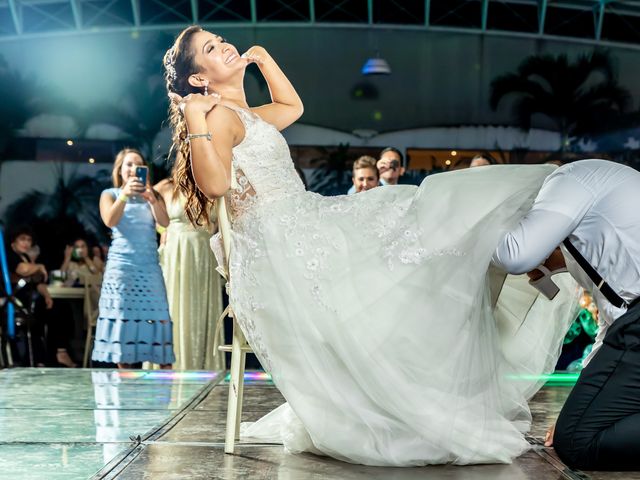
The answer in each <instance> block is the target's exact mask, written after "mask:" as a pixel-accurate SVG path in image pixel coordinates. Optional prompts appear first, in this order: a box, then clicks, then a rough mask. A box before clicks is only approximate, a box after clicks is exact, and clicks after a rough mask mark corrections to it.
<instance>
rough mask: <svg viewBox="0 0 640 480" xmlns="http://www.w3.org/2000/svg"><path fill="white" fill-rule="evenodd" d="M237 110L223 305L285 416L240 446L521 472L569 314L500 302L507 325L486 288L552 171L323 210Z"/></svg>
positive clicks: (267, 130)
mask: <svg viewBox="0 0 640 480" xmlns="http://www.w3.org/2000/svg"><path fill="white" fill-rule="evenodd" d="M230 108H231V107H230ZM234 110H236V111H237V112H238V115H239V117H240V119H241V120H242V122H243V124H244V126H245V137H244V140H243V141H242V142H241V143H240V144H239V145H238V146H236V147H235V148H234V149H233V160H232V162H233V170H234V172H235V173H234V174H235V176H236V180H237V186H236V187H235V188H233V189H232V190H231V191H230V193H229V194H228V196H227V201H228V205H229V208H230V210H231V214H232V225H231V227H232V228H231V230H232V235H231V255H230V260H229V270H230V302H231V305H232V306H233V309H234V312H235V315H236V318H237V319H238V322H239V324H240V326H241V328H242V330H243V332H244V333H245V335H246V337H247V340H248V342H249V344H250V345H251V346H252V348H253V349H254V351H255V352H256V354H257V356H258V358H259V359H260V361H261V363H262V365H263V366H264V367H265V369H266V370H268V371H269V372H270V373H271V375H272V378H273V380H274V382H275V384H276V386H277V387H278V388H279V389H280V391H281V392H282V393H283V395H284V397H285V398H286V399H287V403H286V404H285V405H283V406H282V407H280V408H278V409H277V410H275V411H274V412H272V413H271V414H269V415H268V416H267V417H265V418H264V419H262V420H260V421H258V422H257V423H255V424H253V425H248V426H246V425H245V426H244V431H243V435H246V436H248V437H251V438H252V439H253V440H256V439H258V440H264V441H279V442H283V443H284V444H285V447H286V448H287V449H288V450H289V451H292V452H300V451H312V452H316V453H322V454H325V455H330V456H332V457H335V458H338V459H341V460H344V461H348V462H354V463H363V464H368V465H425V464H438V463H449V462H453V463H458V464H466V463H490V462H510V461H511V460H512V459H513V458H514V457H515V456H517V455H519V454H520V453H522V452H523V451H524V450H525V449H526V448H528V444H527V442H526V440H525V439H524V436H523V432H525V431H526V430H527V429H528V426H529V424H530V419H531V417H530V414H529V410H528V407H527V403H526V400H527V398H526V397H527V396H530V395H531V394H532V393H534V392H535V390H536V388H537V387H538V385H536V384H535V381H532V380H523V379H522V378H524V377H522V376H523V375H535V374H539V373H542V372H543V371H545V370H549V369H552V368H553V366H554V365H555V360H556V358H557V355H558V353H559V349H560V346H561V342H562V338H563V335H564V331H566V328H567V327H568V323H567V322H568V321H569V320H570V318H569V317H570V313H569V312H570V310H571V309H572V308H573V306H574V302H573V297H572V296H571V295H567V296H564V297H563V296H559V297H557V299H556V300H555V301H554V302H549V301H547V300H546V299H539V298H537V296H536V293H535V291H527V287H526V286H525V287H523V288H522V289H519V290H518V295H513V297H517V298H516V300H517V303H518V305H519V306H520V307H524V308H520V309H517V308H512V307H513V303H510V300H509V298H503V297H502V296H501V297H500V301H499V302H498V309H502V310H504V311H503V312H502V313H500V312H499V311H498V310H496V309H494V306H493V305H494V304H493V303H492V301H491V298H492V297H491V291H490V284H489V280H488V278H489V277H488V274H487V270H488V267H489V262H490V259H491V255H492V253H493V251H494V249H495V247H496V245H497V243H498V241H499V239H500V237H501V235H502V234H503V233H504V232H506V231H507V230H509V229H510V228H512V227H513V225H514V224H515V223H516V222H517V221H518V220H519V218H520V217H521V216H522V215H523V214H524V213H525V212H526V211H527V209H528V208H529V207H530V205H531V203H532V201H533V199H534V198H535V195H536V193H537V191H538V189H539V188H540V186H541V184H542V182H543V181H544V179H545V178H546V176H547V175H548V174H549V173H550V172H551V171H552V167H549V166H526V167H513V166H499V167H484V168H479V169H472V170H467V171H459V172H452V173H446V174H439V175H434V176H432V177H429V178H427V180H425V181H424V182H423V184H422V185H421V186H420V187H415V186H387V187H380V188H375V189H373V190H370V191H367V192H364V193H359V194H356V195H350V196H346V195H345V196H338V197H323V196H321V195H318V194H315V193H312V192H306V191H305V190H304V187H303V184H302V182H301V180H300V179H299V178H298V176H297V173H296V171H295V169H294V167H293V163H292V161H291V157H290V153H289V148H288V146H287V144H286V141H285V140H284V138H283V137H282V135H281V134H280V133H279V132H278V131H277V130H276V129H275V128H274V127H273V126H272V125H269V124H268V123H266V122H264V121H263V120H261V119H260V118H259V117H258V116H256V115H255V114H254V113H252V112H250V111H246V110H242V109H236V108H234ZM214 243H215V242H214ZM525 283H526V282H525ZM566 285H567V286H568V287H569V289H570V290H571V288H573V284H572V282H571V281H566ZM512 291H515V290H513V289H512ZM523 291H524V292H525V293H522V292H523ZM572 293H575V292H572ZM527 302H528V303H529V305H528V306H527V305H526V304H527ZM534 304H535V305H536V308H531V307H532V305H534ZM514 312H516V313H514ZM517 312H524V313H522V315H519V314H517ZM526 312H536V314H537V315H536V318H534V319H529V318H525V316H526ZM496 319H498V320H499V321H497V320H496ZM554 319H555V321H554ZM514 325H516V326H517V328H512V327H514ZM523 352H526V355H522V354H523ZM516 353H517V354H516ZM525 357H526V358H525ZM514 378H519V380H514Z"/></svg>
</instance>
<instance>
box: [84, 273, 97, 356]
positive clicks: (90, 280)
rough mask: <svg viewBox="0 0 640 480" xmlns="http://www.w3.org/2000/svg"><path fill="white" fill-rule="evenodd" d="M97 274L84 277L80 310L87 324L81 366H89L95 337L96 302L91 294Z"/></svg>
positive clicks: (95, 284)
mask: <svg viewBox="0 0 640 480" xmlns="http://www.w3.org/2000/svg"><path fill="white" fill-rule="evenodd" d="M98 278H99V277H98V275H87V276H86V277H85V278H84V303H83V306H82V312H83V316H84V320H85V322H86V326H87V337H86V338H85V342H84V357H83V359H82V368H87V367H88V366H89V355H90V354H91V350H92V347H93V339H94V338H95V334H94V330H95V328H96V325H97V324H98V302H97V300H96V298H95V296H96V295H92V289H93V288H97V285H98V284H99V280H98Z"/></svg>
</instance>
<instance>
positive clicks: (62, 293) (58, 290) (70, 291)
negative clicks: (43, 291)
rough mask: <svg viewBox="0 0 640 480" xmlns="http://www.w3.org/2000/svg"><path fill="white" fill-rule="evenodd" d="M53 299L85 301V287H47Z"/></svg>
mask: <svg viewBox="0 0 640 480" xmlns="http://www.w3.org/2000/svg"><path fill="white" fill-rule="evenodd" d="M47 290H49V294H50V295H51V298H77V299H84V287H63V286H57V285H47Z"/></svg>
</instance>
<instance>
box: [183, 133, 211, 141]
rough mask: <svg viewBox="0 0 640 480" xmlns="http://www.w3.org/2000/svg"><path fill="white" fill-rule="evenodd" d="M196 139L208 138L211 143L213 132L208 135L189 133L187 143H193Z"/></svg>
mask: <svg viewBox="0 0 640 480" xmlns="http://www.w3.org/2000/svg"><path fill="white" fill-rule="evenodd" d="M194 138H206V139H207V140H209V141H211V132H207V133H189V134H187V142H191V140H193V139H194Z"/></svg>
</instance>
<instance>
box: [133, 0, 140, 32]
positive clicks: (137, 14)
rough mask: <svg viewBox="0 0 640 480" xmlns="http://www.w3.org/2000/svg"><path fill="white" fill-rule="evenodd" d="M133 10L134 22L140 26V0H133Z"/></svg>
mask: <svg viewBox="0 0 640 480" xmlns="http://www.w3.org/2000/svg"><path fill="white" fill-rule="evenodd" d="M131 11H132V12H133V24H134V25H135V26H136V27H139V26H140V0H131Z"/></svg>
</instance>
